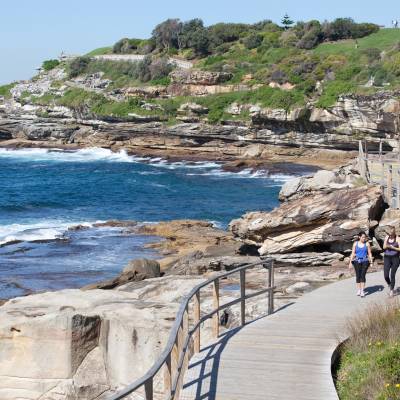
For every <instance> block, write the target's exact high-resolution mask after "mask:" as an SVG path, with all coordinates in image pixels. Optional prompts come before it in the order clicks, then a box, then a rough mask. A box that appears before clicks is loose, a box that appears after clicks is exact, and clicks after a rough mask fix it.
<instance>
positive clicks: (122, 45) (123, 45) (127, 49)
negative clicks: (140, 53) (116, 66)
mask: <svg viewBox="0 0 400 400" xmlns="http://www.w3.org/2000/svg"><path fill="white" fill-rule="evenodd" d="M146 42H147V41H146ZM142 44H143V40H142V39H128V38H123V39H121V40H118V42H117V43H115V44H114V46H113V53H116V54H130V53H135V52H137V50H138V49H139V47H140V46H141V45H142Z"/></svg>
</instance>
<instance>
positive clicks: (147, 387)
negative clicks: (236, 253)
mask: <svg viewBox="0 0 400 400" xmlns="http://www.w3.org/2000/svg"><path fill="white" fill-rule="evenodd" d="M256 266H262V267H264V268H265V269H266V270H267V271H268V278H267V287H266V288H264V289H262V290H259V291H257V292H253V293H249V294H246V273H247V271H248V270H249V269H251V268H254V267H256ZM236 273H239V276H240V297H239V298H238V299H235V300H233V301H230V302H228V303H226V304H223V305H220V295H219V289H220V281H221V279H225V278H227V277H229V276H231V275H233V274H236ZM209 285H212V292H213V310H212V311H211V312H209V313H207V314H206V315H203V316H201V289H203V288H205V287H207V286H209ZM274 288H275V287H274V264H273V261H272V260H263V261H260V262H257V263H254V264H248V265H244V266H242V267H239V268H236V269H234V270H232V271H229V272H226V273H223V274H220V275H218V276H217V277H215V278H212V279H210V280H208V281H206V282H204V283H201V284H200V285H198V286H196V287H195V288H193V290H192V291H191V292H190V293H189V295H188V296H186V297H185V298H184V300H183V301H182V303H181V306H180V309H179V311H178V314H177V316H176V318H175V322H174V325H173V327H172V330H171V333H170V337H169V340H168V343H167V346H166V348H165V349H164V351H163V353H162V354H161V356H160V357H159V359H158V360H157V361H156V363H155V364H154V365H153V366H152V367H151V368H150V370H149V371H148V372H147V373H146V374H145V375H144V376H143V377H142V378H140V379H139V380H137V381H136V382H134V383H132V384H131V385H129V386H128V387H126V388H125V389H123V390H122V391H120V392H119V393H117V394H115V395H113V396H111V397H110V398H109V400H120V399H127V398H128V397H129V396H130V395H131V394H133V393H134V392H136V391H138V390H141V391H143V389H144V398H145V399H146V400H153V399H154V378H155V376H156V374H157V373H159V372H160V371H161V370H162V369H163V374H164V377H163V394H162V395H163V398H164V399H169V400H175V399H178V398H179V393H180V391H181V389H182V385H183V378H184V375H185V372H186V370H187V368H188V365H189V360H190V358H191V357H192V356H193V354H195V353H198V352H200V347H201V326H202V324H203V323H204V322H205V321H206V320H208V319H212V332H213V337H214V338H217V337H218V336H219V328H220V321H219V313H220V311H222V310H225V309H226V308H228V307H231V306H233V305H235V304H238V303H240V323H241V325H242V326H243V325H245V324H246V317H245V312H246V300H248V299H250V298H253V297H256V296H260V295H262V294H265V293H268V314H271V313H273V312H274ZM190 302H193V304H192V305H193V307H192V310H193V318H192V321H193V322H192V323H193V326H191V327H190V326H189V325H190V324H189V322H190V318H189V317H190V316H189V303H190Z"/></svg>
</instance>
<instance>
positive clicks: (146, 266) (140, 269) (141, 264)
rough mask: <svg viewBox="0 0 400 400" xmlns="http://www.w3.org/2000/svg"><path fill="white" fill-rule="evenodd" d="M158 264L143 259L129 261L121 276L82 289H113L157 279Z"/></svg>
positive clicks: (158, 274)
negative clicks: (132, 282)
mask: <svg viewBox="0 0 400 400" xmlns="http://www.w3.org/2000/svg"><path fill="white" fill-rule="evenodd" d="M160 273H161V272H160V264H159V262H158V261H155V260H147V259H145V258H142V259H137V260H133V261H130V262H129V263H128V265H127V266H126V267H125V268H124V269H123V270H122V273H121V275H119V276H117V277H116V278H114V279H109V280H107V281H103V282H97V283H94V284H90V285H87V286H85V287H84V288H83V289H85V290H90V289H114V288H116V287H118V286H121V285H124V284H126V283H127V282H131V281H142V280H144V279H149V278H158V277H159V276H160Z"/></svg>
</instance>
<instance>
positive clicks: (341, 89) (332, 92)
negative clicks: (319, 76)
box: [316, 81, 355, 108]
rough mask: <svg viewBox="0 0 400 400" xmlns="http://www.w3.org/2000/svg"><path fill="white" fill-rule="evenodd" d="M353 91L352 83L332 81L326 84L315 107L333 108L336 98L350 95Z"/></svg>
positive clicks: (353, 85)
mask: <svg viewBox="0 0 400 400" xmlns="http://www.w3.org/2000/svg"><path fill="white" fill-rule="evenodd" d="M354 89H355V84H354V83H353V82H344V81H332V82H328V83H327V84H326V85H325V87H324V90H323V92H322V95H321V97H320V98H319V100H318V101H317V104H316V106H317V107H320V108H328V107H331V106H333V105H334V104H335V103H336V101H337V100H338V97H339V96H340V95H342V94H349V93H352V92H353V91H354Z"/></svg>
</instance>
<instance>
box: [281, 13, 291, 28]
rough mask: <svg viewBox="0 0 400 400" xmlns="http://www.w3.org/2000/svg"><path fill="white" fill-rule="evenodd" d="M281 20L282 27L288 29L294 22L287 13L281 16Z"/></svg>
mask: <svg viewBox="0 0 400 400" xmlns="http://www.w3.org/2000/svg"><path fill="white" fill-rule="evenodd" d="M281 22H282V25H283V27H284V29H289V28H290V27H291V26H292V25H293V24H294V21H292V20H291V19H290V17H289V15H288V14H287V13H286V14H285V15H284V16H283V18H282V21H281Z"/></svg>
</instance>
